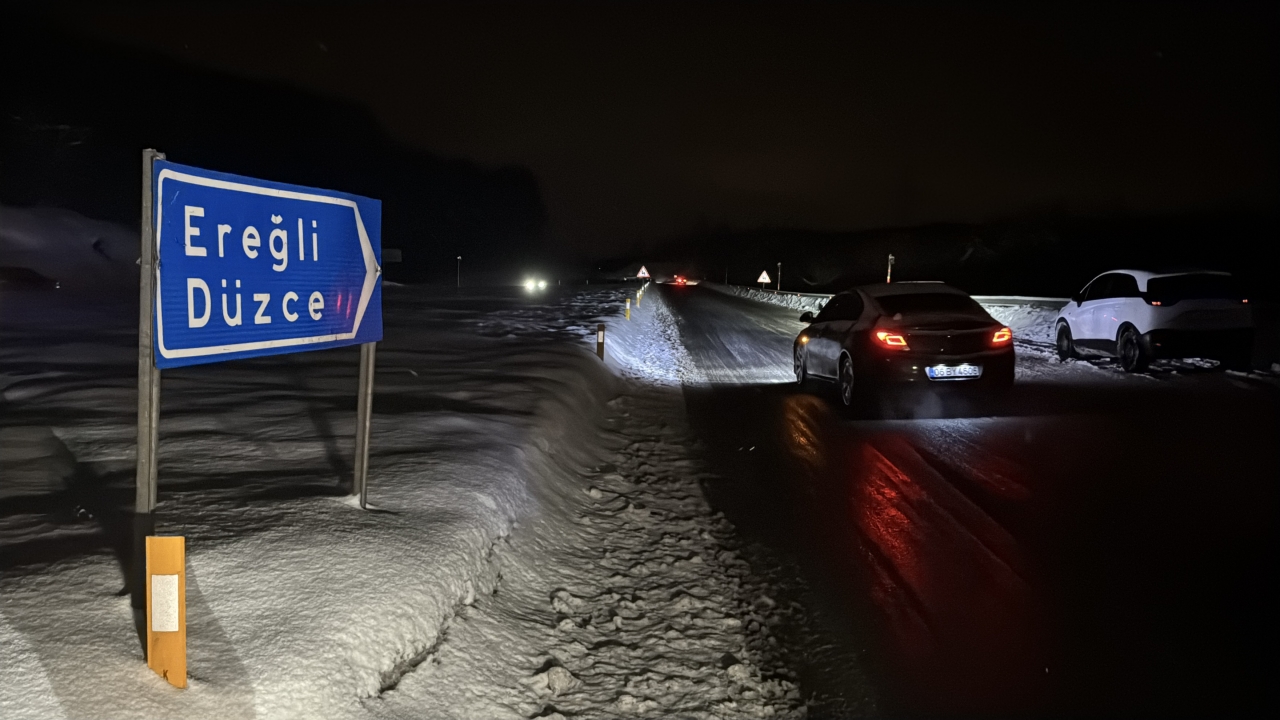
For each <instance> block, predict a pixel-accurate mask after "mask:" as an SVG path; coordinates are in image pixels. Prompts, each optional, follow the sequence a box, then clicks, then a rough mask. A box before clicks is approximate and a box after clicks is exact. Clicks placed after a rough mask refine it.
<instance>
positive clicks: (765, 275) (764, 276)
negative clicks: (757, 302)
mask: <svg viewBox="0 0 1280 720" xmlns="http://www.w3.org/2000/svg"><path fill="white" fill-rule="evenodd" d="M756 282H758V283H760V289H761V290H764V286H765V285H766V284H768V283H771V282H773V280H771V279H770V278H769V271H768V270H762V271H761V272H760V277H758V278H756Z"/></svg>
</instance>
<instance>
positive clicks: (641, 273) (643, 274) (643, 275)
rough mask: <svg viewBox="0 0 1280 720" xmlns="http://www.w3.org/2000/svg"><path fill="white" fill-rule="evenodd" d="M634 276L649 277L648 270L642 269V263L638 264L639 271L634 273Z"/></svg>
mask: <svg viewBox="0 0 1280 720" xmlns="http://www.w3.org/2000/svg"><path fill="white" fill-rule="evenodd" d="M636 277H638V278H647V277H649V271H648V270H645V269H644V266H643V265H641V266H640V272H638V273H636Z"/></svg>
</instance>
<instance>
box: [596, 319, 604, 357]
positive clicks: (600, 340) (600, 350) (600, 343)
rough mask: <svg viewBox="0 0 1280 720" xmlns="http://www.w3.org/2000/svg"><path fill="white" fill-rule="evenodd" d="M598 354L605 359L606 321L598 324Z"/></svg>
mask: <svg viewBox="0 0 1280 720" xmlns="http://www.w3.org/2000/svg"><path fill="white" fill-rule="evenodd" d="M596 355H599V356H600V359H601V360H603V359H604V323H600V324H599V325H596Z"/></svg>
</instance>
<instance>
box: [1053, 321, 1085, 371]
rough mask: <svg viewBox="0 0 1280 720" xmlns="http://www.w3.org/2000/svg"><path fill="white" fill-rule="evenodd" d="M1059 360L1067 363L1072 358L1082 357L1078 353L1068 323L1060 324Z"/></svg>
mask: <svg viewBox="0 0 1280 720" xmlns="http://www.w3.org/2000/svg"><path fill="white" fill-rule="evenodd" d="M1057 345H1058V359H1059V360H1061V361H1063V362H1066V361H1067V360H1071V359H1072V358H1078V357H1080V354H1079V353H1077V352H1076V341H1075V339H1074V338H1072V337H1071V326H1070V325H1067V324H1066V323H1059V324H1058V343H1057Z"/></svg>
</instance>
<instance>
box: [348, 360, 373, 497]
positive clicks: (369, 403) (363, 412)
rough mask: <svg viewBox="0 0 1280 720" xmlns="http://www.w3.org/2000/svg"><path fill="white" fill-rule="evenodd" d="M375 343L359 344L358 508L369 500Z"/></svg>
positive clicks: (356, 477)
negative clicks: (370, 431)
mask: <svg viewBox="0 0 1280 720" xmlns="http://www.w3.org/2000/svg"><path fill="white" fill-rule="evenodd" d="M377 349H378V344H377V343H371V342H370V343H364V344H363V345H361V346H360V393H359V395H358V396H357V398H356V464H355V468H354V472H353V483H354V485H355V487H354V488H352V491H353V492H352V494H354V495H357V496H359V497H360V508H361V509H364V508H365V507H367V504H368V500H369V426H370V424H371V423H372V420H373V376H374V353H375V351H376V350H377Z"/></svg>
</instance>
